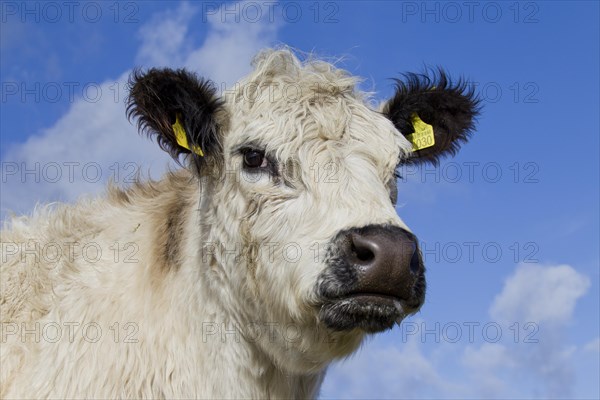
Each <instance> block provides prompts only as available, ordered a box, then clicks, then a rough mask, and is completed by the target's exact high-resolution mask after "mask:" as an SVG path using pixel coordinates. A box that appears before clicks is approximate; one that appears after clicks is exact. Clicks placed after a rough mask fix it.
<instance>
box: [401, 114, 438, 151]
mask: <svg viewBox="0 0 600 400" xmlns="http://www.w3.org/2000/svg"><path fill="white" fill-rule="evenodd" d="M412 125H413V128H414V129H415V132H414V133H411V134H410V135H406V138H407V139H408V141H409V142H410V143H411V144H412V146H413V151H417V150H422V149H426V148H428V147H431V146H433V145H434V144H435V137H434V136H433V126H431V125H429V124H428V123H426V122H425V121H423V120H422V119H421V118H419V116H418V115H417V114H413V115H412Z"/></svg>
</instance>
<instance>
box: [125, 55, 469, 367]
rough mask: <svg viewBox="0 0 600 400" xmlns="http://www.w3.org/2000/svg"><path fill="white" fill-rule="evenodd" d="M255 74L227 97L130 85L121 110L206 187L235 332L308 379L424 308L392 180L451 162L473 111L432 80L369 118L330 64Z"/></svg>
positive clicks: (196, 89)
mask: <svg viewBox="0 0 600 400" xmlns="http://www.w3.org/2000/svg"><path fill="white" fill-rule="evenodd" d="M255 64H256V65H255V67H256V68H255V71H254V72H253V73H252V74H251V75H250V76H249V77H248V78H246V79H245V80H244V81H242V82H240V84H239V85H238V86H236V87H234V88H233V90H232V91H230V92H229V93H227V94H226V95H225V96H224V97H223V98H219V97H218V96H217V95H216V93H215V91H214V89H212V88H211V87H210V86H208V85H207V84H206V83H204V82H203V81H199V80H197V79H196V78H195V77H194V76H193V75H191V74H189V73H187V72H185V71H171V70H151V71H149V72H148V73H147V74H145V75H142V74H137V75H136V76H135V78H134V79H135V82H134V84H133V86H132V96H131V102H130V107H131V112H132V113H133V114H134V115H138V116H139V117H140V122H141V123H142V125H143V126H145V127H146V128H148V129H150V130H151V131H153V132H156V133H158V136H159V143H160V144H161V146H163V148H165V149H166V150H168V151H169V152H171V154H173V155H174V156H178V155H179V154H180V153H187V154H189V157H188V158H189V162H190V167H191V168H193V169H194V171H195V172H196V173H197V174H198V175H199V177H201V178H202V177H203V178H204V179H205V180H206V181H207V182H210V183H209V184H210V185H211V190H210V191H207V193H208V192H210V193H211V204H212V205H211V207H210V208H211V212H212V215H211V218H213V219H214V220H215V221H219V223H218V224H219V226H213V227H212V228H211V234H210V238H211V240H212V241H214V242H217V244H218V245H217V247H218V248H219V249H220V251H217V252H214V250H213V251H212V252H211V255H213V256H214V257H215V259H216V261H217V264H218V265H220V267H221V268H223V269H224V270H225V271H224V272H225V273H224V274H223V275H224V276H227V277H228V280H229V284H230V288H229V289H230V290H231V291H232V292H233V293H236V294H237V295H238V296H237V297H238V300H237V304H235V305H234V307H236V308H237V309H236V313H237V314H239V315H240V317H239V318H240V319H241V320H242V321H240V322H241V323H246V324H257V323H258V324H265V323H266V324H268V325H269V326H270V328H271V329H273V330H274V331H275V332H278V335H264V340H261V344H262V347H263V348H264V349H265V350H266V351H267V352H269V353H271V354H272V356H273V357H274V358H276V361H277V362H278V363H280V364H284V365H285V366H286V367H288V368H293V369H296V370H298V369H300V370H310V369H312V368H317V367H319V366H320V365H321V364H322V363H325V362H327V361H329V360H331V359H332V358H334V357H339V356H344V355H346V354H348V353H349V352H351V351H352V350H354V349H355V348H356V346H358V344H359V343H360V341H361V339H362V338H363V336H364V334H365V333H373V332H378V331H381V330H385V329H389V328H391V327H392V326H393V325H394V324H395V323H399V322H400V321H401V320H402V319H403V318H404V317H405V316H407V315H409V314H411V313H414V312H416V311H417V310H418V309H419V308H420V306H421V305H422V304H423V300H424V295H425V278H424V271H425V268H424V265H423V261H422V258H421V255H420V251H419V248H418V245H417V239H416V237H415V235H414V234H413V233H412V232H411V231H410V230H409V228H408V227H407V226H406V225H405V224H404V222H403V221H402V220H401V219H400V217H399V216H398V215H397V213H396V210H395V202H396V200H395V199H396V189H397V188H396V176H395V170H396V168H397V167H398V165H400V164H402V163H417V162H422V161H428V162H433V163H435V162H436V161H437V159H438V157H439V156H440V155H442V154H444V153H448V152H450V153H453V152H454V151H456V150H457V148H458V143H459V142H460V141H465V140H466V138H467V136H468V133H469V131H470V129H471V128H472V121H473V117H474V116H475V114H476V112H477V101H476V100H475V99H474V98H473V93H472V91H470V90H467V88H466V87H464V85H461V84H459V85H457V86H452V84H451V83H450V82H448V81H447V80H446V78H445V76H444V74H443V73H441V72H440V74H439V76H438V77H437V78H436V79H434V80H433V81H432V82H429V81H428V80H426V79H425V78H423V77H418V76H416V75H407V79H406V81H405V82H402V81H398V85H397V91H396V94H395V96H394V98H393V99H391V100H390V101H388V102H387V103H386V104H385V105H384V107H383V109H382V110H375V109H373V108H371V107H370V106H369V105H368V104H367V103H366V102H365V98H364V97H363V96H362V95H361V94H360V93H358V92H357V91H356V89H355V84H356V83H357V81H356V79H355V78H353V77H350V76H349V75H347V73H345V72H344V71H341V70H338V69H335V68H334V67H332V66H331V65H329V64H325V63H316V62H313V63H308V64H307V65H304V66H303V65H301V64H300V62H299V61H298V60H297V59H296V58H295V57H294V56H293V55H292V54H291V53H290V52H288V51H270V52H266V53H263V54H262V55H261V56H260V57H259V58H257V60H256V62H255ZM428 126H429V128H428ZM179 127H180V128H181V129H180V128H179ZM178 130H179V131H180V132H179V134H181V132H183V134H184V135H185V136H186V137H185V141H182V140H181V137H180V138H177V133H178V132H177V131H178ZM413 132H415V133H414V134H412V133H413ZM409 134H412V136H409ZM405 135H407V136H408V138H410V139H411V140H412V141H413V143H411V141H409V140H408V139H407V136H405ZM186 147H187V148H186ZM415 147H416V149H417V150H416V151H413V149H414V148H415ZM190 150H191V151H190ZM200 152H202V154H203V155H202V156H201V155H200V154H199V153H200ZM213 225H216V224H213ZM209 244H210V245H211V246H212V248H213V249H214V248H215V247H214V243H210V241H209ZM254 326H255V325H254ZM290 332H292V336H291V337H290ZM282 355H283V356H282Z"/></svg>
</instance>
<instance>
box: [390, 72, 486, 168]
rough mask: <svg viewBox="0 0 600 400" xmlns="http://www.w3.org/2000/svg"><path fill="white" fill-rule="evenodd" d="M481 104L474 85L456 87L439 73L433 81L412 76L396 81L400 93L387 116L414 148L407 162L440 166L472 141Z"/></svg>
mask: <svg viewBox="0 0 600 400" xmlns="http://www.w3.org/2000/svg"><path fill="white" fill-rule="evenodd" d="M479 103H480V101H479V99H478V98H477V96H476V95H475V89H474V87H473V86H472V85H469V84H467V83H466V82H465V81H464V80H459V81H458V82H456V83H453V82H452V81H451V80H450V79H449V78H448V76H447V75H446V73H445V72H444V71H443V70H441V69H438V71H437V72H434V73H433V77H429V76H427V75H424V74H413V73H408V74H404V76H403V79H396V92H395V94H394V96H393V97H392V98H391V99H390V100H389V101H388V102H387V104H386V105H385V106H384V109H383V112H384V114H385V115H386V116H387V117H388V118H389V119H390V120H391V121H392V122H393V123H394V125H395V126H396V128H397V129H398V130H399V131H400V133H402V134H403V135H404V136H405V137H406V138H407V139H408V140H409V141H410V142H411V143H412V145H413V153H412V154H411V156H410V157H409V158H408V159H407V160H406V161H405V162H407V163H424V162H429V163H431V164H434V165H436V164H437V163H438V161H439V159H440V158H441V157H443V156H445V155H454V154H455V153H456V152H457V151H458V149H459V148H460V145H461V144H462V143H464V142H466V141H467V140H468V139H469V136H470V135H471V133H472V131H473V128H474V120H475V117H476V116H477V115H478V114H479V111H480V106H479Z"/></svg>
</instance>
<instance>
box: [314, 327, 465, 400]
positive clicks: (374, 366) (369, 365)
mask: <svg viewBox="0 0 600 400" xmlns="http://www.w3.org/2000/svg"><path fill="white" fill-rule="evenodd" d="M456 390H457V388H452V387H450V385H449V384H448V383H447V382H446V381H444V380H443V379H442V378H441V376H440V375H439V373H438V371H437V370H436V367H435V365H434V364H433V363H432V361H430V360H429V359H428V358H427V357H426V356H425V355H424V354H423V353H422V351H421V346H420V342H419V339H418V338H417V337H414V338H411V339H410V340H408V341H407V343H404V344H402V345H401V346H395V345H390V344H383V341H381V340H375V341H374V342H373V343H370V344H368V345H366V346H364V347H363V348H362V349H361V350H360V351H359V353H358V354H356V355H354V356H352V358H350V359H349V360H345V361H341V362H339V363H338V364H336V365H335V366H334V367H333V368H332V369H331V370H330V371H329V372H328V375H327V377H326V378H325V383H324V386H323V389H322V391H321V396H320V397H322V398H348V399H352V398H360V399H363V398H373V397H374V395H376V397H377V398H390V399H396V398H423V397H439V396H440V393H446V392H448V391H452V392H454V393H456Z"/></svg>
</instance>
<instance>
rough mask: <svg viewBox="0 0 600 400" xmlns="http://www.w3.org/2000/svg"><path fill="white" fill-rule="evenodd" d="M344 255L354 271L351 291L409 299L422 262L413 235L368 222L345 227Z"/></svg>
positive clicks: (391, 227) (398, 228)
mask: <svg viewBox="0 0 600 400" xmlns="http://www.w3.org/2000/svg"><path fill="white" fill-rule="evenodd" d="M345 243H346V246H347V247H346V249H345V250H346V251H345V252H344V253H345V258H346V261H347V262H348V264H350V265H351V266H353V267H354V269H355V271H356V272H357V282H356V286H355V288H353V290H352V292H353V293H360V294H374V295H386V296H391V297H396V298H400V299H402V300H410V299H411V298H412V297H413V296H414V287H415V283H416V282H417V279H418V277H419V274H421V273H423V269H424V267H423V262H422V260H421V256H420V254H419V251H418V249H417V241H416V238H415V236H414V235H413V234H412V233H410V232H408V231H406V230H404V229H402V228H400V227H394V226H384V225H369V226H366V227H363V228H354V229H350V230H349V231H347V236H346V240H345Z"/></svg>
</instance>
